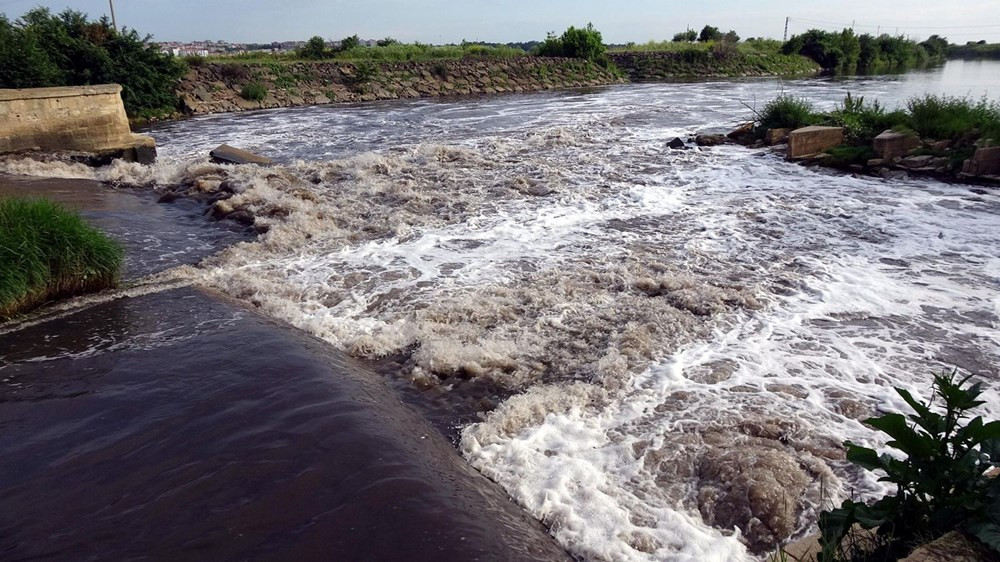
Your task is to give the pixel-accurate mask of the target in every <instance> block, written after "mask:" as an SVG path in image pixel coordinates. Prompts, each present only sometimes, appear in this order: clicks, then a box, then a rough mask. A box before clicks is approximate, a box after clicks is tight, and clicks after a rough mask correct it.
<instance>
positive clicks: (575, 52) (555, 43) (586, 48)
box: [535, 23, 607, 61]
mask: <svg viewBox="0 0 1000 562" xmlns="http://www.w3.org/2000/svg"><path fill="white" fill-rule="evenodd" d="M606 50H607V48H606V47H605V45H604V38H603V37H602V36H601V32H600V31H597V30H596V29H594V25H593V24H590V23H588V24H587V27H581V28H576V27H572V26H570V28H569V29H567V30H566V31H564V32H563V34H562V35H561V36H560V37H556V36H555V34H554V33H550V34H549V36H548V37H546V38H545V41H544V42H542V44H541V45H539V46H538V47H536V49H535V54H537V55H539V56H544V57H570V58H577V59H584V60H589V61H600V60H602V58H603V57H604V53H605V51H606Z"/></svg>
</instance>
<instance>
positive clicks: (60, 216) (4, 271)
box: [0, 199, 123, 319]
mask: <svg viewBox="0 0 1000 562" xmlns="http://www.w3.org/2000/svg"><path fill="white" fill-rule="evenodd" d="M122 259H123V251H122V249H121V247H120V246H119V245H118V244H117V243H116V242H114V241H113V240H111V239H110V238H108V237H107V236H105V235H104V234H103V233H101V232H100V231H98V230H97V229H95V228H93V227H91V226H89V225H88V224H87V223H85V222H84V221H83V219H81V218H80V217H79V216H78V215H76V214H75V213H72V212H70V211H67V210H66V209H64V208H62V207H61V206H59V205H57V204H55V203H52V202H49V201H44V200H26V199H6V200H3V201H0V319H5V318H9V317H11V316H14V315H16V314H19V313H21V312H25V311H27V310H29V309H31V308H34V307H37V306H39V305H41V304H43V303H45V302H47V301H49V300H52V299H55V298H59V297H65V296H70V295H76V294H82V293H87V292H92V291H99V290H101V289H105V288H108V287H113V286H115V285H116V284H117V283H118V277H119V274H120V272H121V267H122Z"/></svg>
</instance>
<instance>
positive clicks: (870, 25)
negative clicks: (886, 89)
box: [789, 18, 1000, 30]
mask: <svg viewBox="0 0 1000 562" xmlns="http://www.w3.org/2000/svg"><path fill="white" fill-rule="evenodd" d="M789 19H790V20H791V21H799V22H803V23H822V24H827V25H839V26H843V27H852V26H853V27H884V28H886V29H891V28H893V27H896V28H899V29H939V30H946V29H986V28H1000V25H997V24H989V25H951V26H948V25H934V26H919V25H872V24H861V23H859V24H850V23H845V22H835V21H826V20H814V19H809V18H789Z"/></svg>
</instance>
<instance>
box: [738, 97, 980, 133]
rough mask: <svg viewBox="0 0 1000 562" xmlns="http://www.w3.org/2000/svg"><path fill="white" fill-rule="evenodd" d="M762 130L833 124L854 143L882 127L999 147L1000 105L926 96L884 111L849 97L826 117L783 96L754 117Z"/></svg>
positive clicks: (879, 107) (803, 102)
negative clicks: (904, 105)
mask: <svg viewBox="0 0 1000 562" xmlns="http://www.w3.org/2000/svg"><path fill="white" fill-rule="evenodd" d="M757 121H758V123H760V125H761V126H762V127H764V128H780V127H788V128H792V129H795V128H798V127H803V126H806V125H832V126H837V127H844V128H845V129H846V134H847V140H848V141H850V142H851V143H853V144H863V143H869V142H871V140H872V139H873V138H875V137H876V136H877V135H878V134H879V133H881V132H882V131H884V130H886V129H896V130H909V131H913V132H915V133H917V135H919V136H920V137H921V138H923V139H934V140H961V139H963V138H965V137H968V138H966V140H976V139H983V140H984V141H985V142H987V143H989V144H992V145H996V144H1000V103H998V102H995V101H990V100H988V99H986V98H983V99H980V100H979V101H975V100H972V99H969V98H958V97H951V96H938V95H933V94H926V95H923V96H920V97H914V98H910V100H909V101H907V103H906V109H905V110H904V109H896V110H893V111H888V110H886V109H885V108H884V107H883V106H882V105H881V104H879V102H878V101H874V102H866V101H865V99H864V98H863V97H857V98H855V97H852V96H851V95H850V94H848V95H847V98H846V99H845V100H844V103H843V105H841V106H840V107H838V108H837V109H835V110H834V111H831V112H828V113H817V112H816V111H815V109H814V108H813V106H812V105H811V104H810V103H809V102H808V101H806V100H803V99H799V98H795V97H791V96H787V95H782V96H779V97H777V98H775V99H773V100H771V101H769V102H768V103H767V105H765V106H764V110H763V111H761V112H760V114H758V115H757Z"/></svg>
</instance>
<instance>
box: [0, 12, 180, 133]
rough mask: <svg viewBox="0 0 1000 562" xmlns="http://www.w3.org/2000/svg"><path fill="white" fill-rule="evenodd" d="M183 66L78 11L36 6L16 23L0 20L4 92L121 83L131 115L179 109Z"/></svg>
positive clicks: (135, 35) (128, 33) (0, 72)
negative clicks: (54, 10) (178, 85)
mask: <svg viewBox="0 0 1000 562" xmlns="http://www.w3.org/2000/svg"><path fill="white" fill-rule="evenodd" d="M184 72H185V66H184V64H183V63H182V62H181V61H179V60H178V59H176V58H174V56H173V55H169V54H164V53H162V52H160V50H159V48H158V47H157V46H155V45H153V44H152V43H151V42H150V41H149V37H141V36H140V35H139V34H138V32H136V31H135V30H133V29H122V30H121V31H118V30H116V29H114V28H113V27H112V25H111V22H110V21H109V20H108V19H107V18H101V19H99V20H96V21H90V20H89V19H88V18H87V16H86V15H85V14H83V13H81V12H77V11H75V10H69V9H67V10H64V11H62V12H60V13H59V14H57V15H53V14H52V12H50V11H49V10H48V9H47V8H35V9H33V10H30V11H28V12H27V13H25V14H24V15H23V16H22V17H21V18H20V19H18V20H17V21H16V22H14V23H13V24H12V23H11V22H10V21H8V20H7V18H6V17H2V16H0V88H17V87H21V88H30V87H40V86H84V85H89V84H108V83H117V84H121V86H122V101H123V102H124V104H125V110H126V111H127V112H128V113H129V115H132V116H152V115H157V114H163V113H170V112H172V111H174V110H175V109H176V108H177V104H178V100H177V96H176V94H175V93H174V86H175V85H176V83H177V81H178V80H179V79H180V78H181V76H183V75H184Z"/></svg>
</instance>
